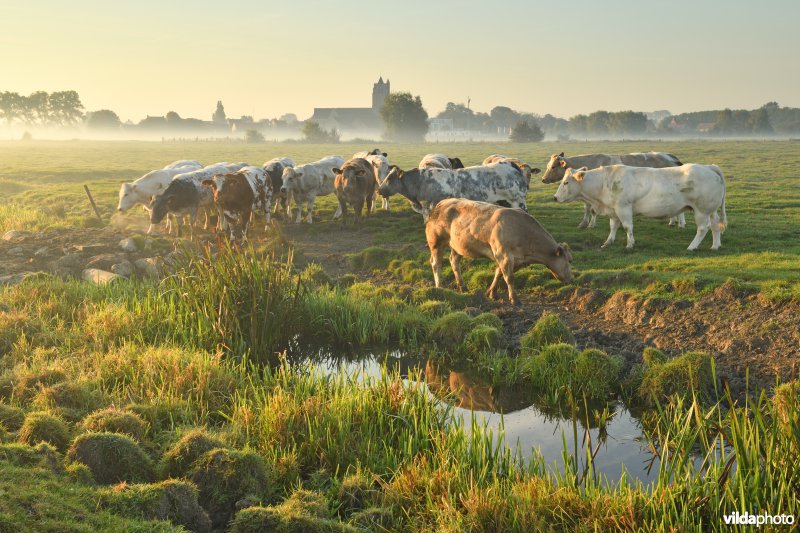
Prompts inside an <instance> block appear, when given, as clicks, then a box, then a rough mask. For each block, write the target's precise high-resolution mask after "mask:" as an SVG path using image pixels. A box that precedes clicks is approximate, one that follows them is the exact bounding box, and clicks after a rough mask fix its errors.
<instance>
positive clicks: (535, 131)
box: [509, 120, 544, 143]
mask: <svg viewBox="0 0 800 533" xmlns="http://www.w3.org/2000/svg"><path fill="white" fill-rule="evenodd" d="M509 139H510V140H512V141H514V142H516V143H538V142H539V141H541V140H542V139H544V132H543V131H542V128H540V127H539V124H537V123H536V121H532V122H528V121H527V120H523V121H520V122H517V125H516V126H514V128H513V129H512V130H511V135H510V136H509Z"/></svg>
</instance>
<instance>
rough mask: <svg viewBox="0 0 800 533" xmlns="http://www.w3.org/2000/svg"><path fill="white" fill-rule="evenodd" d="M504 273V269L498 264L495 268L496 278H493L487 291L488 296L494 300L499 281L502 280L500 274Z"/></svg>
mask: <svg viewBox="0 0 800 533" xmlns="http://www.w3.org/2000/svg"><path fill="white" fill-rule="evenodd" d="M502 273H503V271H502V270H500V267H499V266H498V267H497V268H496V269H495V270H494V279H493V280H492V284H491V285H489V289H488V290H487V291H486V296H487V297H488V298H490V299H492V300H494V297H495V291H496V290H497V282H498V281H500V276H501V275H502Z"/></svg>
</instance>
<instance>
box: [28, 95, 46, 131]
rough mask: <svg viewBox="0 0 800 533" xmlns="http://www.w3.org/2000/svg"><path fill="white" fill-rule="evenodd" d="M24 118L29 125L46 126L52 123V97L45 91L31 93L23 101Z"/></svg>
mask: <svg viewBox="0 0 800 533" xmlns="http://www.w3.org/2000/svg"><path fill="white" fill-rule="evenodd" d="M23 106H24V107H23V118H24V120H25V122H26V123H27V124H37V125H39V126H44V125H45V124H49V123H50V95H49V94H47V93H46V92H45V91H36V92H34V93H31V94H30V95H29V96H28V97H27V98H25V99H24V100H23Z"/></svg>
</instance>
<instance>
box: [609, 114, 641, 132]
mask: <svg viewBox="0 0 800 533" xmlns="http://www.w3.org/2000/svg"><path fill="white" fill-rule="evenodd" d="M608 130H609V131H610V132H611V133H616V134H618V135H624V134H639V133H644V132H645V131H647V115H645V114H644V113H640V112H635V111H620V112H619V113H609V115H608Z"/></svg>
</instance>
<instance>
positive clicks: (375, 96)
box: [372, 76, 389, 113]
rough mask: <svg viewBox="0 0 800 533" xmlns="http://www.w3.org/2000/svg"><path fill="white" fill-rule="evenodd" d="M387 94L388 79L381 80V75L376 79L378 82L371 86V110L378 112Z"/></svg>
mask: <svg viewBox="0 0 800 533" xmlns="http://www.w3.org/2000/svg"><path fill="white" fill-rule="evenodd" d="M387 96H389V80H386V81H385V82H384V81H383V76H381V77H380V78H379V79H378V83H376V84H374V85H373V86H372V110H373V111H374V112H375V113H378V112H379V111H380V110H381V107H383V101H384V100H386V97H387Z"/></svg>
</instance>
